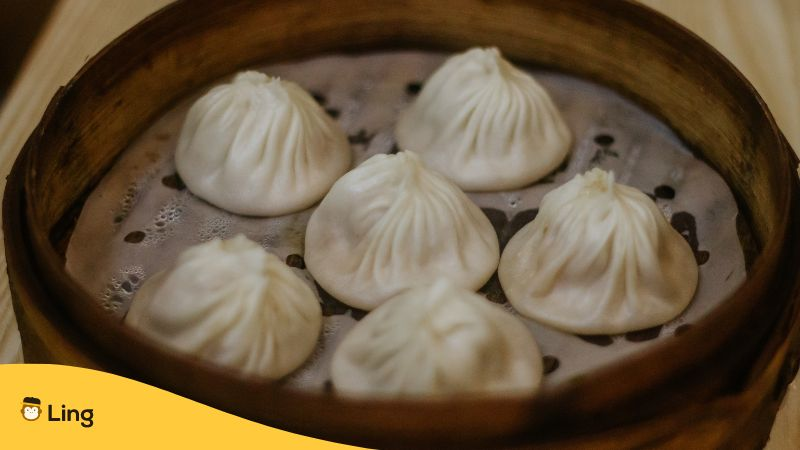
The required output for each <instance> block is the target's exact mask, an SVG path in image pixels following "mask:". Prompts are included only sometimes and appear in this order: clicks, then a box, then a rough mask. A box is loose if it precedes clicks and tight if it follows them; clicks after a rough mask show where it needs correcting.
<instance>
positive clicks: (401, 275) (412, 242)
mask: <svg viewBox="0 0 800 450" xmlns="http://www.w3.org/2000/svg"><path fill="white" fill-rule="evenodd" d="M499 259H500V250H499V244H498V242H497V234H496V233H495V231H494V228H492V224H491V223H490V222H489V219H488V218H486V215H485V214H483V211H481V210H480V209H479V208H478V207H477V206H476V205H475V204H474V203H472V201H471V200H470V199H469V198H467V196H466V195H465V194H464V193H463V192H462V191H461V190H460V189H459V188H458V186H456V185H455V184H453V183H452V182H451V181H449V180H447V179H446V178H445V177H443V176H442V175H440V174H438V173H436V172H434V171H432V170H429V169H427V168H426V167H425V166H424V165H423V164H422V162H421V161H420V160H419V158H418V157H417V156H416V155H415V154H413V153H411V152H400V153H398V154H396V155H384V154H380V155H375V156H373V157H371V158H369V159H368V160H366V161H364V162H363V163H362V164H361V165H360V166H358V167H357V168H355V169H353V170H352V171H350V172H348V173H347V174H346V175H345V176H343V177H342V178H341V179H339V181H337V182H336V184H334V185H333V187H332V188H331V190H330V192H328V194H327V195H326V196H325V198H324V199H323V200H322V203H320V205H319V207H318V208H317V209H316V210H315V211H314V213H313V214H312V215H311V219H310V220H309V222H308V228H307V229H306V242H305V261H306V267H307V268H308V270H309V271H310V272H311V274H312V275H313V276H314V278H315V279H316V280H317V282H318V283H319V284H320V286H322V287H323V288H324V289H325V290H326V291H328V292H329V293H330V294H332V295H333V296H334V297H336V298H337V299H339V300H341V301H342V302H344V303H346V304H348V305H350V306H354V307H356V308H361V309H365V310H371V309H373V308H375V307H376V306H378V305H379V304H381V303H382V302H384V301H385V300H386V299H388V298H389V297H391V296H393V295H395V294H397V293H398V292H400V291H401V290H403V289H406V288H408V287H410V286H413V285H419V284H429V283H431V282H432V281H433V280H435V279H436V278H438V277H441V276H444V277H447V278H450V279H452V280H453V281H454V282H455V284H457V285H459V286H463V287H465V288H469V289H472V290H477V289H478V288H480V287H481V286H483V285H484V284H485V283H486V281H487V280H488V279H489V277H491V275H492V273H494V271H495V269H496V268H497V263H498V261H499Z"/></svg>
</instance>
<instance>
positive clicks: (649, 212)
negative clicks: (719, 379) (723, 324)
mask: <svg viewBox="0 0 800 450" xmlns="http://www.w3.org/2000/svg"><path fill="white" fill-rule="evenodd" d="M498 274H499V277H500V284H501V285H502V287H503V290H504V291H505V293H506V295H507V296H508V299H509V301H510V302H511V304H512V305H513V306H514V308H516V310H517V311H519V312H520V313H522V314H523V315H525V316H527V317H530V318H532V319H535V320H537V321H540V322H543V323H545V324H548V325H550V326H553V327H555V328H559V329H561V330H565V331H568V332H573V333H580V334H616V333H624V332H627V331H633V330H639V329H643V328H649V327H653V326H656V325H660V324H663V323H665V322H667V321H669V320H671V319H673V318H674V317H676V316H677V315H678V314H680V313H681V312H682V311H683V310H684V309H685V308H686V307H687V306H688V305H689V302H690V301H691V300H692V297H693V296H694V292H695V289H696V288H697V278H698V268H697V263H696V260H695V258H694V255H693V253H692V249H691V247H689V244H688V243H687V242H686V240H685V239H684V238H683V237H682V236H681V235H680V234H679V233H678V232H677V231H675V230H674V229H673V228H672V226H670V224H669V223H668V222H667V220H666V219H665V218H664V215H663V214H662V212H661V210H660V209H659V208H658V206H656V204H655V203H654V202H653V201H652V200H650V198H648V197H647V195H645V194H643V193H642V192H641V191H639V190H638V189H634V188H632V187H629V186H625V185H622V184H618V183H615V182H614V175H613V173H608V172H605V171H603V170H601V169H592V170H591V171H589V172H587V173H585V174H583V175H576V176H575V177H574V178H573V179H572V180H570V181H569V182H567V183H566V184H564V185H562V186H560V187H558V188H557V189H554V190H553V191H551V192H549V193H548V194H547V195H545V197H544V199H543V200H542V203H541V207H540V209H539V214H538V215H537V216H536V218H535V219H534V220H533V222H531V223H529V224H527V225H526V226H524V227H523V228H522V229H521V230H520V231H519V232H518V233H517V234H516V235H514V237H512V238H511V240H510V241H509V243H508V245H507V246H506V248H505V250H504V251H503V256H502V258H501V259H500V269H499V271H498Z"/></svg>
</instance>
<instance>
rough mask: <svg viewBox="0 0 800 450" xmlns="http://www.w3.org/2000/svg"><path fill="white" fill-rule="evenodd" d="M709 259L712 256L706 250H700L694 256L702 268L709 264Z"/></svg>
mask: <svg viewBox="0 0 800 450" xmlns="http://www.w3.org/2000/svg"><path fill="white" fill-rule="evenodd" d="M709 257H711V254H710V253H708V251H706V250H698V251H697V252H695V254H694V258H695V259H696V260H697V265H698V266H702V265H703V264H705V263H707V262H708V258H709Z"/></svg>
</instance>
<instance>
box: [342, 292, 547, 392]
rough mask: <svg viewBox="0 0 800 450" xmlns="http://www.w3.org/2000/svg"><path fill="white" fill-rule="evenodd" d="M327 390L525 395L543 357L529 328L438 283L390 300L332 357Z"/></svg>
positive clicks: (472, 296) (475, 297) (482, 300)
mask: <svg viewBox="0 0 800 450" xmlns="http://www.w3.org/2000/svg"><path fill="white" fill-rule="evenodd" d="M331 375H332V381H333V385H334V387H335V388H336V391H337V393H341V394H345V395H351V396H374V397H411V396H425V395H430V396H452V395H458V394H481V393H492V394H500V395H502V394H505V395H530V394H532V393H534V392H535V391H536V390H537V389H538V387H539V384H540V383H541V380H542V357H541V354H540V353H539V348H538V346H537V345H536V342H535V341H534V338H533V335H531V333H530V331H529V330H528V328H527V327H526V326H525V325H524V324H523V323H522V322H521V321H520V320H519V319H517V318H516V317H514V316H513V315H511V314H510V313H509V312H507V311H505V310H503V309H502V308H501V307H499V306H497V305H494V304H492V303H490V302H489V301H488V300H486V299H485V298H483V297H481V296H480V295H478V294H475V293H473V292H471V291H468V290H466V289H463V288H460V287H457V286H455V285H454V284H452V283H450V282H449V281H446V280H444V279H441V280H437V281H436V282H435V284H433V285H431V286H422V287H416V288H413V289H409V290H407V291H405V292H403V293H401V294H400V295H398V296H396V297H393V298H392V299H390V300H389V301H387V302H386V303H385V304H383V305H381V306H380V307H378V308H377V309H376V310H375V311H373V312H371V313H369V314H367V316H366V317H364V318H363V319H361V321H360V322H359V323H358V324H356V325H355V327H354V328H353V329H352V330H351V331H350V332H349V333H348V334H347V335H346V336H345V338H344V340H343V341H342V343H341V344H340V345H339V347H338V348H337V349H336V352H335V353H334V355H333V362H332V365H331Z"/></svg>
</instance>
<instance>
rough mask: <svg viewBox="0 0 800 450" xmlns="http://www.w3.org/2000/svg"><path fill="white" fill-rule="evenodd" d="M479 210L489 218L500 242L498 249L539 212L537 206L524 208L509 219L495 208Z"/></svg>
mask: <svg viewBox="0 0 800 450" xmlns="http://www.w3.org/2000/svg"><path fill="white" fill-rule="evenodd" d="M481 211H483V213H484V214H485V215H486V217H487V218H488V219H489V222H490V223H491V224H492V227H494V231H495V232H496V233H497V240H498V241H499V242H500V250H501V251H502V250H503V248H505V246H506V244H508V241H509V240H511V238H512V237H514V235H515V234H517V232H518V231H519V230H520V229H522V227H524V226H525V225H527V224H529V223H530V222H532V221H533V219H535V218H536V215H537V214H539V208H533V209H526V210H523V211H520V212H518V213H517V214H515V215H514V217H512V218H511V220H510V221H509V220H508V218H507V216H506V213H504V212H503V211H500V210H499V209H495V208H481Z"/></svg>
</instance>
